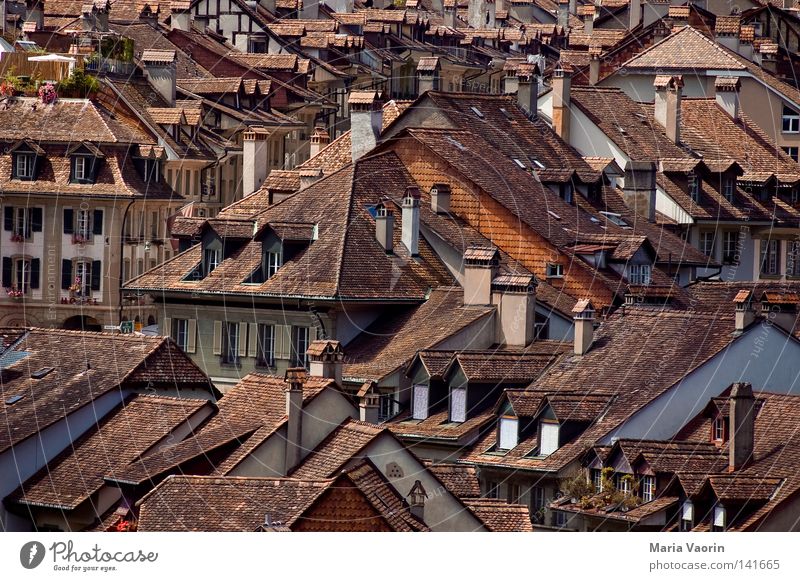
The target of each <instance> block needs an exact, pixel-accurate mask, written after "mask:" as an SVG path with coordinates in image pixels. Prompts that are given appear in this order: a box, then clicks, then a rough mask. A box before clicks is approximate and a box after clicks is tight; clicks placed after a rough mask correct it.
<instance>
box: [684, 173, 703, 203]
mask: <svg viewBox="0 0 800 581" xmlns="http://www.w3.org/2000/svg"><path fill="white" fill-rule="evenodd" d="M686 179H687V183H688V188H689V197H691V198H692V201H693V202H695V203H698V202H700V178H699V177H698V176H697V174H696V173H694V172H689V173H688V174H687V176H686Z"/></svg>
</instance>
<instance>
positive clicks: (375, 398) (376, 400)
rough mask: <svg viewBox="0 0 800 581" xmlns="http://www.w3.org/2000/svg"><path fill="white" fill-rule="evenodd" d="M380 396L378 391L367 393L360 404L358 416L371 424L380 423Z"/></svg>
mask: <svg viewBox="0 0 800 581" xmlns="http://www.w3.org/2000/svg"><path fill="white" fill-rule="evenodd" d="M379 412H380V396H379V395H378V394H377V393H367V394H366V395H365V396H363V397H362V398H361V402H360V403H359V404H358V417H359V419H360V420H361V421H362V422H369V423H370V424H378V423H380V419H379V417H378V416H379Z"/></svg>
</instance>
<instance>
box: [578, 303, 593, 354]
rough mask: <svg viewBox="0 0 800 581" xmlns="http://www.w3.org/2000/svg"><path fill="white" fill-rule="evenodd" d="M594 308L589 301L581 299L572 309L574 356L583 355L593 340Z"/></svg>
mask: <svg viewBox="0 0 800 581" xmlns="http://www.w3.org/2000/svg"><path fill="white" fill-rule="evenodd" d="M594 314H595V310H594V306H593V305H592V303H591V301H590V300H589V299H581V300H579V301H578V302H577V303H575V306H574V307H573V308H572V315H573V316H572V319H573V321H574V322H575V330H574V335H575V341H574V350H575V355H585V354H586V352H587V351H589V348H590V347H591V346H592V341H593V340H594Z"/></svg>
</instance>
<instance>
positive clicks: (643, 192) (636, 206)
mask: <svg viewBox="0 0 800 581" xmlns="http://www.w3.org/2000/svg"><path fill="white" fill-rule="evenodd" d="M622 199H623V201H624V202H625V205H626V206H628V208H630V209H631V210H633V212H635V213H636V214H638V215H639V216H642V217H643V218H645V219H646V220H647V221H648V222H655V221H656V164H655V163H654V162H651V161H628V162H627V163H626V165H625V175H624V178H623V185H622Z"/></svg>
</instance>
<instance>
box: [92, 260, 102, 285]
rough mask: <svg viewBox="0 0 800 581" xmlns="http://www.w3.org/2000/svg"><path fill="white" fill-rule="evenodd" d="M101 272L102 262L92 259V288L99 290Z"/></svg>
mask: <svg viewBox="0 0 800 581" xmlns="http://www.w3.org/2000/svg"><path fill="white" fill-rule="evenodd" d="M102 274H103V264H102V262H100V261H99V260H93V261H92V290H96V291H99V290H100V276H101V275H102Z"/></svg>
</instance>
